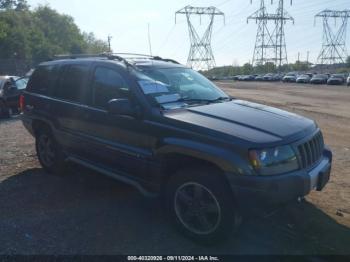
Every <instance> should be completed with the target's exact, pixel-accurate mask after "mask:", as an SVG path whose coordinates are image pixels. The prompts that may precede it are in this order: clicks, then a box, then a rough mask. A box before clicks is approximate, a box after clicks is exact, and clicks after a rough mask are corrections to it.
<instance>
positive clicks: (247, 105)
mask: <svg viewBox="0 0 350 262" xmlns="http://www.w3.org/2000/svg"><path fill="white" fill-rule="evenodd" d="M165 117H167V118H171V119H174V120H178V121H181V122H186V123H188V124H192V125H195V126H199V127H202V128H205V129H211V130H214V131H218V132H220V133H224V134H227V135H230V136H234V137H237V138H241V139H244V140H247V141H249V142H253V143H280V142H282V141H283V143H284V142H286V143H289V142H292V140H297V139H301V138H302V137H305V136H306V135H308V134H310V133H311V132H313V131H314V130H315V129H316V124H315V122H314V121H312V120H310V119H307V118H305V117H302V116H299V115H296V114H293V113H289V112H286V111H283V110H280V109H277V108H273V107H269V106H265V105H261V104H256V103H251V102H248V101H243V100H233V101H230V102H225V103H216V104H210V105H204V106H197V107H190V108H187V109H185V110H174V111H168V112H166V113H165Z"/></svg>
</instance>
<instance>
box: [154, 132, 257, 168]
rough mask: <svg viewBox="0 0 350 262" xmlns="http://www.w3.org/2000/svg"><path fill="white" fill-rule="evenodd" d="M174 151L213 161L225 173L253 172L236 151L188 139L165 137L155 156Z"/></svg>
mask: <svg viewBox="0 0 350 262" xmlns="http://www.w3.org/2000/svg"><path fill="white" fill-rule="evenodd" d="M174 153H175V154H180V155H184V156H189V157H193V158H197V159H200V160H205V161H207V162H211V163H213V164H215V165H216V166H218V167H220V169H222V170H223V171H224V172H225V173H233V174H237V175H243V174H251V172H252V171H251V170H250V169H249V167H248V165H247V163H246V161H244V159H242V157H240V156H239V155H238V154H236V153H235V152H233V151H229V150H227V149H224V148H221V147H216V146H213V145H210V144H204V143H200V142H196V141H191V140H187V139H179V138H165V139H164V140H163V145H162V146H160V147H159V148H158V149H157V150H156V151H155V156H156V157H161V156H164V155H167V154H174Z"/></svg>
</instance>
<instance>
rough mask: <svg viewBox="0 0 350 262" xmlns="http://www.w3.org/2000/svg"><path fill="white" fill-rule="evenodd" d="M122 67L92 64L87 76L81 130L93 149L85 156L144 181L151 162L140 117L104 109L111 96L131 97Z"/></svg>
mask: <svg viewBox="0 0 350 262" xmlns="http://www.w3.org/2000/svg"><path fill="white" fill-rule="evenodd" d="M124 70H125V69H124V68H121V67H118V66H117V65H108V64H107V65H106V64H96V65H95V67H94V69H93V72H92V77H91V85H90V93H91V100H90V104H89V107H87V108H86V111H85V113H84V117H83V118H84V127H83V128H80V129H81V130H84V133H85V134H86V136H87V137H89V144H90V146H91V148H93V150H92V151H91V152H89V154H90V155H89V158H92V159H93V160H94V161H96V162H98V163H101V164H103V165H105V166H106V167H108V168H111V169H114V170H119V171H124V172H126V173H128V174H130V175H131V176H134V177H136V178H139V179H141V180H147V174H148V171H149V167H150V163H151V162H152V153H151V149H150V148H148V147H147V146H146V145H147V144H148V142H147V141H149V139H150V138H149V137H147V135H146V134H145V132H144V130H145V125H144V123H143V121H142V120H140V119H136V118H134V117H130V116H119V115H112V114H110V113H109V112H108V111H107V104H108V102H109V101H110V100H111V99H118V98H127V99H130V97H131V89H130V86H131V85H130V82H129V81H128V78H127V73H126V72H125V71H124Z"/></svg>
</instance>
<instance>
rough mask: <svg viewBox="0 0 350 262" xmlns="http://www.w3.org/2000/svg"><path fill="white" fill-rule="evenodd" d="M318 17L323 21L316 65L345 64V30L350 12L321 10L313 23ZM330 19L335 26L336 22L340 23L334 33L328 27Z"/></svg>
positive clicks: (329, 26)
mask: <svg viewBox="0 0 350 262" xmlns="http://www.w3.org/2000/svg"><path fill="white" fill-rule="evenodd" d="M318 17H321V18H322V19H323V40H322V50H321V52H320V54H319V56H318V58H317V63H318V64H321V65H325V64H337V63H345V61H346V58H347V51H346V30H347V25H348V19H349V17H350V10H343V11H333V10H323V11H321V12H320V13H318V14H317V15H315V23H316V19H317V18H318ZM331 19H332V20H333V19H334V23H335V26H336V23H337V21H338V20H340V21H341V24H340V26H339V28H338V30H336V32H334V31H333V29H332V27H331V25H330V21H329V20H331Z"/></svg>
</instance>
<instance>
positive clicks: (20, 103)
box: [19, 95, 25, 112]
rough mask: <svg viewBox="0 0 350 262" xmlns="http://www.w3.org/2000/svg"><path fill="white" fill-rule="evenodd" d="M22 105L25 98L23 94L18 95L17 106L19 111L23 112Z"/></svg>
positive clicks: (23, 105)
mask: <svg viewBox="0 0 350 262" xmlns="http://www.w3.org/2000/svg"><path fill="white" fill-rule="evenodd" d="M24 107H25V100H24V95H20V96H19V108H20V110H21V112H24Z"/></svg>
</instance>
